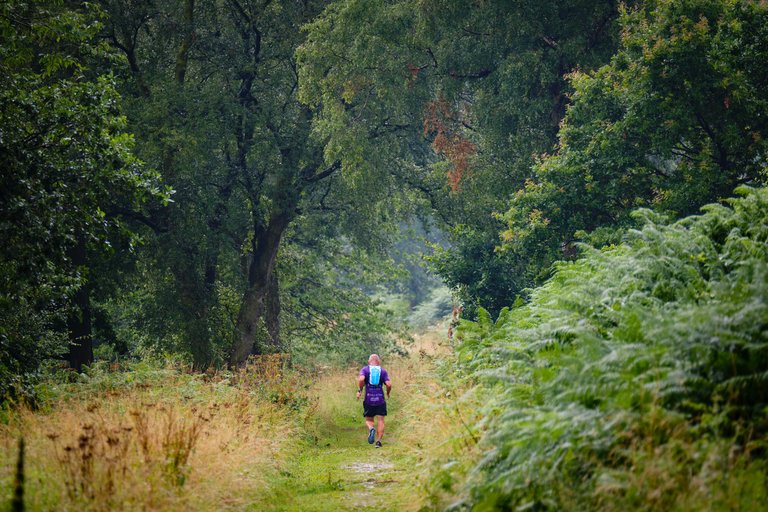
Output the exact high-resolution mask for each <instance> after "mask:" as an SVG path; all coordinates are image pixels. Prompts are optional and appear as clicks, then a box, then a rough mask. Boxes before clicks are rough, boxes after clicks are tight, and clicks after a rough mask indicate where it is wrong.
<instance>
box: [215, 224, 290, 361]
mask: <svg viewBox="0 0 768 512" xmlns="http://www.w3.org/2000/svg"><path fill="white" fill-rule="evenodd" d="M291 217H292V216H291V214H289V213H287V212H282V213H278V214H275V215H273V216H272V218H271V219H270V221H269V224H268V225H267V227H266V228H264V229H259V227H258V225H257V226H256V232H255V235H254V238H253V259H252V260H251V265H250V268H249V269H248V288H247V290H246V291H245V294H244V295H243V301H242V303H241V305H240V313H239V315H238V318H237V327H236V333H235V334H236V336H235V345H234V347H233V350H232V354H231V356H230V363H231V364H232V365H239V364H242V363H243V362H245V360H246V359H247V358H248V355H250V354H251V353H253V351H254V349H255V348H256V347H255V343H256V334H257V332H258V326H259V321H260V320H261V319H262V316H263V315H264V311H265V306H266V302H267V300H266V299H267V295H268V294H269V290H270V281H271V280H272V279H273V273H274V269H275V261H276V260H277V253H278V250H279V248H280V240H281V238H282V236H283V233H284V232H285V229H286V228H287V227H288V224H289V223H290V221H291ZM273 282H274V283H275V284H276V283H277V281H276V280H275V281H273Z"/></svg>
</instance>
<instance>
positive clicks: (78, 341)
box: [67, 239, 93, 372]
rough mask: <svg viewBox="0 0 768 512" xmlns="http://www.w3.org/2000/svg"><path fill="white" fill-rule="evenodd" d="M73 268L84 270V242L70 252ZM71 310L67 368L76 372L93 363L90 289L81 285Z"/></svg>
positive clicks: (68, 322) (85, 260)
mask: <svg viewBox="0 0 768 512" xmlns="http://www.w3.org/2000/svg"><path fill="white" fill-rule="evenodd" d="M69 254H70V257H71V258H72V263H73V265H74V266H75V268H84V267H85V266H86V263H87V250H86V245H85V240H82V239H81V240H79V241H78V243H77V245H75V247H73V248H72V249H71V250H70V253H69ZM73 306H74V307H73V310H72V312H71V313H70V314H69V318H68V319H67V328H68V331H69V357H68V359H69V366H70V367H71V368H74V369H75V370H77V371H78V372H81V371H82V370H83V365H89V364H91V363H93V336H92V326H91V300H90V287H89V286H88V283H83V284H82V285H81V286H80V288H78V290H77V291H76V292H75V295H74V297H73Z"/></svg>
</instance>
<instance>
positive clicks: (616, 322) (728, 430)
mask: <svg viewBox="0 0 768 512" xmlns="http://www.w3.org/2000/svg"><path fill="white" fill-rule="evenodd" d="M740 193H742V194H743V196H744V197H743V198H739V199H734V200H730V201H729V202H730V207H725V206H722V205H709V206H707V207H706V208H705V213H703V214H702V215H700V216H692V217H688V218H685V219H683V220H680V221H677V222H675V223H673V224H665V223H663V222H662V221H661V219H660V218H659V216H657V215H655V214H652V213H651V212H649V211H647V210H639V211H637V212H636V214H635V216H636V217H637V218H638V219H639V220H641V221H642V222H643V227H642V228H641V229H639V230H635V231H630V232H628V233H627V235H626V238H627V239H626V242H624V243H622V244H621V245H619V246H613V247H608V248H605V249H603V250H596V249H592V248H589V247H584V251H585V254H584V257H582V258H581V259H578V260H577V261H575V262H571V263H559V264H557V266H556V272H555V274H554V275H553V277H552V278H551V279H550V280H549V281H547V283H546V284H544V285H543V286H541V287H540V288H536V289H534V290H533V291H532V292H531V297H530V301H529V302H528V303H527V304H524V305H522V304H521V305H518V306H517V307H515V308H513V309H505V310H504V311H502V313H501V314H500V315H499V317H498V319H497V320H496V322H493V321H492V319H491V317H490V315H488V314H487V313H486V312H484V311H483V310H481V311H480V314H479V318H478V321H477V322H474V323H473V322H468V321H464V322H462V324H461V326H460V328H459V336H460V337H461V338H463V342H462V344H461V346H460V348H459V359H460V361H462V362H463V365H464V367H465V368H467V369H471V370H472V371H473V372H474V374H475V376H477V377H478V378H481V379H482V380H483V381H484V382H485V384H484V385H485V386H489V387H490V388H491V389H492V390H493V391H494V395H495V398H494V399H493V400H491V401H490V403H489V404H488V405H487V409H486V411H485V412H486V416H485V418H484V419H483V422H482V424H481V426H480V427H481V428H482V429H484V430H485V432H486V433H485V437H484V440H483V444H484V446H485V449H486V457H485V458H484V459H483V460H482V461H480V463H479V465H478V467H477V469H476V475H475V478H474V479H472V481H471V482H470V486H471V488H472V498H471V500H472V502H473V503H474V504H475V505H477V506H478V508H479V509H485V508H489V509H490V508H494V507H495V508H505V507H506V508H510V509H515V508H518V507H521V508H522V507H525V506H531V507H538V508H542V509H552V510H560V509H572V508H578V507H587V508H604V507H608V508H611V509H618V508H621V507H622V504H623V506H627V505H630V506H631V508H633V509H635V508H640V509H649V510H650V509H654V507H656V509H659V508H663V509H669V508H671V507H673V506H674V505H675V504H677V505H678V506H680V505H682V504H684V503H685V502H686V501H688V502H694V503H701V499H702V495H701V493H703V495H705V496H706V495H707V494H708V493H712V494H713V495H717V496H718V497H724V496H726V495H727V492H728V489H727V488H726V487H723V486H728V485H731V484H732V483H733V482H732V480H731V479H730V478H731V477H730V476H729V477H728V478H725V477H723V479H722V480H718V477H717V476H713V475H712V474H711V473H710V471H711V467H709V466H708V464H711V463H713V461H714V460H718V461H720V462H717V464H721V463H722V464H724V465H723V466H718V467H721V468H722V469H720V470H718V471H722V472H724V473H723V474H725V473H728V472H729V471H731V469H733V470H734V472H738V471H739V470H738V469H737V466H738V467H741V468H742V469H743V470H744V471H746V473H747V474H748V475H756V474H759V472H760V471H761V469H760V467H762V466H759V467H758V466H756V465H755V463H752V462H750V452H751V451H753V450H756V449H762V448H761V447H762V446H763V445H762V444H761V442H760V441H759V440H760V439H761V438H762V436H763V435H764V434H765V431H766V428H768V418H766V415H765V411H766V404H768V394H766V393H765V389H766V388H765V385H764V384H765V378H766V375H768V338H766V332H768V329H767V328H768V323H767V322H768V244H766V241H768V189H747V188H742V189H740ZM729 447H731V448H730V449H732V450H735V452H732V454H731V455H730V456H729V457H730V459H729V460H730V461H731V462H723V459H722V456H723V453H724V451H723V450H725V451H727V450H728V449H729ZM649 452H650V453H655V454H657V457H651V458H647V457H646V454H647V453H649ZM675 454H677V455H675ZM708 460H709V461H710V462H707V461H708ZM728 474H730V473H728ZM734 474H735V473H734ZM653 475H657V476H653ZM652 477H653V478H656V477H658V478H659V479H661V480H662V481H663V480H664V479H665V478H666V479H667V480H668V481H670V482H674V484H670V485H669V486H667V487H664V488H657V489H656V490H657V494H656V495H654V494H653V493H652V490H651V488H652V487H653V485H654V483H653V481H651V480H650V479H651V478H652ZM745 478H752V476H745ZM610 482H613V484H611V483H610ZM659 485H660V484H659ZM697 485H698V486H700V488H697V487H696V486H697ZM697 489H698V490H697ZM756 489H759V487H758V488H752V491H750V492H749V493H748V494H746V495H745V496H743V497H742V499H743V500H744V501H743V502H741V503H743V504H746V503H748V502H750V500H755V499H759V497H760V494H755V492H758V491H756ZM697 493H699V494H697ZM718 499H719V498H718ZM737 508H738V505H737Z"/></svg>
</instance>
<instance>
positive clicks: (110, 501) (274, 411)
mask: <svg viewBox="0 0 768 512" xmlns="http://www.w3.org/2000/svg"><path fill="white" fill-rule="evenodd" d="M284 366H285V365H284V364H282V363H281V362H279V361H274V360H255V361H252V362H251V363H250V364H249V366H248V367H247V368H246V369H243V370H241V371H240V372H239V373H238V374H236V375H227V376H215V375H214V376H208V378H202V377H201V376H190V375H184V374H182V373H179V372H177V371H172V370H168V371H167V374H166V375H165V377H164V378H163V379H161V381H160V382H155V383H153V384H152V385H147V386H137V387H133V388H129V389H122V390H116V391H114V390H113V391H110V392H107V393H101V394H94V395H93V397H92V398H90V399H88V400H84V399H83V398H78V399H67V398H64V397H62V398H61V399H59V400H58V401H57V402H55V403H53V404H51V406H50V408H49V411H48V412H46V413H41V412H33V411H30V410H24V409H21V410H17V411H15V412H14V413H13V415H12V417H11V419H10V422H9V423H8V424H7V425H3V426H0V461H1V462H0V484H2V485H1V487H2V495H0V499H1V500H2V502H4V503H10V499H11V492H12V487H13V480H14V472H15V461H16V452H17V446H18V439H19V438H20V437H23V438H24V439H25V442H26V461H25V462H26V464H25V466H26V484H25V489H24V492H25V501H26V505H27V507H28V510H63V511H67V510H159V511H161V510H235V509H237V510H241V509H244V508H246V507H247V505H248V504H249V503H251V502H252V501H253V497H254V496H256V495H257V494H258V492H259V491H260V490H262V489H264V488H265V486H266V485H267V480H268V479H269V477H270V475H273V474H274V473H275V472H277V471H278V470H279V469H280V466H281V464H282V463H283V461H282V460H281V455H280V452H281V447H282V444H283V443H284V442H285V441H286V440H287V439H290V438H291V436H293V435H294V434H295V430H296V428H297V427H296V422H295V421H294V415H295V411H296V407H298V405H297V404H298V403H300V402H301V400H302V398H301V386H297V384H296V382H291V381H292V380H297V379H296V378H295V377H293V376H292V375H291V374H288V373H287V372H285V371H284ZM81 396H82V395H81Z"/></svg>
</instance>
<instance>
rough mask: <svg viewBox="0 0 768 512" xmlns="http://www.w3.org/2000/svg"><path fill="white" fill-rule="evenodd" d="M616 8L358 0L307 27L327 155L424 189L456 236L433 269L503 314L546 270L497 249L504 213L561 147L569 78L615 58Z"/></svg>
mask: <svg viewBox="0 0 768 512" xmlns="http://www.w3.org/2000/svg"><path fill="white" fill-rule="evenodd" d="M617 17H618V9H617V6H616V5H615V4H614V3H613V2H607V3H606V2H598V3H595V2H591V1H584V0H569V1H567V2H544V3H542V2H523V3H515V4H511V3H505V2H466V1H463V0H449V1H432V0H421V1H417V2H414V1H411V0H404V1H398V2H384V1H370V0H358V1H344V2H334V3H332V4H331V5H330V6H329V7H328V8H327V9H326V10H325V11H324V12H323V13H322V15H321V16H319V17H318V18H317V19H315V20H314V21H313V22H312V23H310V24H308V25H307V27H306V30H307V33H308V36H307V41H306V42H305V43H304V44H303V45H302V46H301V47H300V48H299V50H298V58H299V63H300V65H301V66H300V68H299V73H300V78H301V80H300V87H301V89H300V97H301V98H302V100H304V101H306V102H307V103H308V104H310V105H312V106H313V107H314V106H317V107H318V109H319V115H318V117H317V119H316V122H315V131H316V133H317V134H318V135H319V137H321V139H322V141H323V142H324V144H325V151H326V153H327V154H330V155H333V156H334V157H336V158H339V159H341V161H342V162H343V165H344V166H345V172H348V173H349V175H353V174H356V173H361V174H362V173H369V172H388V173H390V174H392V175H393V176H394V177H395V179H396V180H398V182H400V183H402V184H404V185H406V186H409V187H412V188H413V189H414V190H415V191H417V194H418V196H417V197H418V198H419V200H420V203H421V207H422V209H423V210H424V211H429V212H431V213H432V214H434V215H435V217H436V218H437V219H439V221H440V222H441V223H442V224H441V226H440V227H441V228H443V229H445V231H446V232H447V233H448V234H449V238H450V246H449V247H448V248H445V249H443V250H441V251H439V252H438V253H437V254H435V255H434V256H433V258H432V263H433V269H434V270H435V271H436V273H437V274H438V275H439V276H440V277H441V278H442V279H443V280H444V281H445V282H446V284H447V285H448V286H449V287H450V288H451V289H453V290H455V292H456V293H457V294H458V295H459V297H460V299H461V300H463V301H464V302H465V305H466V306H467V307H468V308H469V310H472V309H474V307H475V304H476V303H478V302H479V303H480V304H482V305H483V306H484V307H486V308H489V309H491V310H493V311H494V312H495V311H498V310H499V309H501V307H502V306H503V305H504V304H505V303H506V302H508V301H511V300H514V297H515V296H517V295H518V294H519V293H520V291H521V290H522V289H523V288H525V287H527V286H529V285H530V284H531V283H532V280H533V278H534V277H536V273H537V272H538V270H539V269H535V270H534V271H533V272H530V271H529V269H528V264H527V262H528V258H527V257H516V256H509V255H507V254H502V253H500V252H498V251H496V250H495V248H496V246H497V245H498V233H499V231H501V230H502V229H503V223H502V222H501V221H500V220H498V219H495V218H494V217H493V216H492V213H493V212H498V211H503V210H505V209H507V208H508V200H509V196H510V194H512V193H513V192H514V191H515V190H517V189H518V188H519V187H520V186H522V185H523V183H524V180H525V179H526V178H527V177H528V176H529V175H530V166H531V164H532V163H533V157H534V155H538V154H541V153H544V152H547V151H551V150H552V149H553V148H554V144H555V142H556V134H557V131H558V128H559V124H560V121H561V119H562V116H563V114H564V111H565V105H566V102H567V96H566V91H567V87H568V84H567V81H566V78H565V75H566V74H568V73H570V72H571V71H572V70H573V69H574V68H576V67H579V68H581V69H594V68H595V67H597V66H599V65H602V64H604V63H605V62H607V61H608V60H609V58H610V55H611V54H612V52H613V51H614V49H615V47H616V44H617V35H618V34H617V30H616V25H615V23H614V21H615V19H616V18H617ZM510 27H514V29H510ZM339 48H343V49H344V50H343V51H339ZM469 310H468V313H469Z"/></svg>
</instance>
